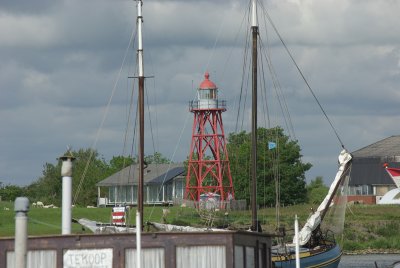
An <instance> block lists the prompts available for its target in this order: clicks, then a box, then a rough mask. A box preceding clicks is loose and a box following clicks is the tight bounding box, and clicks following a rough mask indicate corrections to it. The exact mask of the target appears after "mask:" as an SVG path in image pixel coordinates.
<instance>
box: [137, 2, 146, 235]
mask: <svg viewBox="0 0 400 268" xmlns="http://www.w3.org/2000/svg"><path fill="white" fill-rule="evenodd" d="M142 5H143V3H142V0H137V13H138V15H137V34H138V49H137V62H138V81H139V182H138V203H137V205H138V207H137V210H138V213H139V215H140V219H139V222H137V223H136V228H140V229H142V228H143V178H144V68H143V42H142V24H143V17H142Z"/></svg>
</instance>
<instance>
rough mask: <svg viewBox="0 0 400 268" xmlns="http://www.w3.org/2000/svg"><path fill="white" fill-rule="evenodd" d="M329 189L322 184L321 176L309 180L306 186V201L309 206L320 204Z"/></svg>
mask: <svg viewBox="0 0 400 268" xmlns="http://www.w3.org/2000/svg"><path fill="white" fill-rule="evenodd" d="M328 191H329V188H328V187H327V186H326V185H325V184H324V181H323V179H322V177H321V176H318V177H316V178H315V180H311V182H310V183H309V184H308V185H307V201H308V203H310V204H320V203H321V202H322V201H323V200H324V198H325V196H326V195H327V194H328Z"/></svg>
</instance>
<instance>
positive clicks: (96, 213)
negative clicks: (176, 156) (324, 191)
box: [0, 202, 400, 251]
mask: <svg viewBox="0 0 400 268" xmlns="http://www.w3.org/2000/svg"><path fill="white" fill-rule="evenodd" d="M4 208H9V210H5V209H4ZM309 208H310V206H309V205H297V206H290V207H285V208H282V209H281V211H280V212H281V224H283V225H285V227H286V229H287V230H288V233H289V236H290V232H291V231H292V230H293V222H294V217H295V215H296V214H297V215H298V216H299V222H300V224H304V222H305V221H306V219H307V217H308V215H309V212H310V210H309ZM13 209H14V204H13V203H7V202H0V237H12V236H14V224H15V219H14V217H15V213H14V211H13ZM162 209H163V207H145V210H144V218H145V221H156V222H162V221H163V220H164V219H163V217H162ZM169 211H170V213H169V214H168V216H167V217H166V218H165V220H166V222H167V223H172V224H178V225H192V226H203V227H204V226H205V225H207V224H210V221H206V220H204V217H203V218H202V217H200V215H199V213H198V212H197V211H196V210H194V209H191V208H181V207H170V208H169ZM203 216H204V215H203ZM213 216H214V217H213V221H212V224H213V226H220V225H229V226H231V227H233V228H235V229H246V228H248V227H249V226H250V211H231V212H229V214H228V215H225V212H223V211H221V212H219V213H216V214H213ZM28 217H29V222H28V234H29V235H30V236H38V235H54V234H61V209H60V208H56V209H43V208H30V211H29V213H28ZM72 217H73V218H76V219H79V218H88V219H91V220H95V221H101V222H110V217H111V208H79V207H75V208H73V209H72ZM128 218H129V219H128V222H129V224H132V225H134V224H135V209H132V210H131V212H130V215H129V217H128ZM259 219H260V220H261V222H262V227H263V229H264V231H266V232H274V231H275V229H276V219H275V209H274V208H267V209H261V210H260V211H259ZM399 231H400V206H389V205H387V206H382V205H353V206H351V207H349V208H347V211H346V220H345V230H344V234H343V238H338V240H339V242H341V244H342V246H343V249H344V250H345V251H357V250H372V249H375V250H378V251H390V250H400V234H399ZM72 232H73V233H77V234H78V233H88V232H90V231H88V230H83V229H82V227H81V226H80V225H78V224H75V223H73V224H72ZM290 237H291V236H290Z"/></svg>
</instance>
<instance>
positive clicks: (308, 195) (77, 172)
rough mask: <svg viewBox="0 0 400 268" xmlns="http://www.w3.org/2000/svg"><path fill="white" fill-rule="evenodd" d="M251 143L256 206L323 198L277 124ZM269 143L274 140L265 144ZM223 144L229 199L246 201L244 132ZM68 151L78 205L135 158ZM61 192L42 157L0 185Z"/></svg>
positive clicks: (6, 196) (49, 196)
mask: <svg viewBox="0 0 400 268" xmlns="http://www.w3.org/2000/svg"><path fill="white" fill-rule="evenodd" d="M257 143H258V154H257V203H258V204H259V205H260V206H274V205H275V202H276V199H277V197H279V198H280V203H281V204H284V205H291V204H300V203H306V202H309V203H312V204H316V203H319V202H320V201H322V200H323V198H324V196H325V194H326V193H327V191H328V188H327V187H326V186H325V185H324V184H323V180H322V177H317V178H316V179H315V180H313V181H311V182H310V183H309V185H307V184H306V180H305V172H306V171H307V170H309V169H310V168H311V164H310V163H304V162H303V161H302V160H301V157H302V155H301V148H300V146H299V144H298V142H297V141H293V140H290V139H289V137H288V136H286V135H285V134H284V131H283V129H282V128H279V127H277V128H271V129H266V128H259V129H258V137H257ZM271 144H272V145H274V146H270V145H271ZM227 149H228V154H229V159H230V168H231V174H232V179H233V186H234V189H235V199H246V200H247V201H249V200H250V182H251V180H250V168H251V165H250V152H251V142H250V133H247V132H245V131H243V132H240V133H231V134H229V137H228V139H227ZM72 154H73V155H74V157H76V160H75V161H74V167H73V182H72V187H73V193H72V194H73V196H75V194H76V193H77V192H78V189H80V190H79V195H77V199H76V204H78V205H82V206H86V205H95V204H96V200H97V199H96V198H97V188H96V187H95V185H96V184H97V183H98V182H100V181H101V180H104V179H105V178H107V177H109V176H110V175H112V174H114V173H116V172H118V171H120V170H121V169H123V168H124V167H126V166H129V165H131V164H132V163H136V162H137V161H136V159H135V158H132V157H123V156H114V157H113V158H112V159H111V160H110V161H106V160H105V159H104V158H103V157H102V156H101V155H100V154H99V153H98V152H97V151H95V150H91V149H79V150H77V151H73V152H72ZM89 159H90V160H91V161H89ZM145 162H146V163H148V164H151V163H169V162H170V161H169V160H168V159H167V158H166V157H164V156H163V155H162V154H161V153H159V152H156V153H154V154H153V155H148V156H145ZM87 163H89V165H88V164H87ZM83 175H84V176H83ZM61 194H62V178H61V161H59V162H57V163H56V164H52V163H45V164H44V166H43V174H42V176H40V177H39V178H38V179H37V180H36V181H34V182H33V183H31V184H30V185H28V186H25V187H19V186H15V185H7V186H2V187H1V186H0V196H1V197H2V200H10V201H13V200H15V198H16V197H18V196H27V197H28V198H29V199H30V200H31V201H32V202H35V201H38V200H40V201H42V202H45V203H46V204H51V203H52V204H54V205H60V204H61ZM101 194H102V196H104V195H105V193H101Z"/></svg>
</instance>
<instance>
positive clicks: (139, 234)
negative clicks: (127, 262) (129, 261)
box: [136, 211, 142, 268]
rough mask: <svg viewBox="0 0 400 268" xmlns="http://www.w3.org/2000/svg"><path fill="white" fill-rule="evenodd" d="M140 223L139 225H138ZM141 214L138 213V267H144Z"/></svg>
mask: <svg viewBox="0 0 400 268" xmlns="http://www.w3.org/2000/svg"><path fill="white" fill-rule="evenodd" d="M138 223H139V224H138ZM140 223H141V221H140V212H139V211H136V267H137V268H140V267H142V237H141V235H142V234H141V229H142V228H141V226H140Z"/></svg>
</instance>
